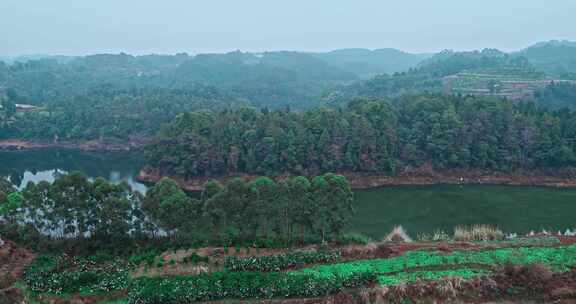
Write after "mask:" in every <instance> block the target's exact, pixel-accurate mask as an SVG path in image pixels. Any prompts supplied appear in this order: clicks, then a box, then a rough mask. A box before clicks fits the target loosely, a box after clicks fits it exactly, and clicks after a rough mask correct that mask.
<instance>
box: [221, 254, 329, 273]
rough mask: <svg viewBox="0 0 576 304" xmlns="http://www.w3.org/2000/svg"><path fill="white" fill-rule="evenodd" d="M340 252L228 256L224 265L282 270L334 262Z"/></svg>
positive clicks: (248, 269)
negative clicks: (244, 256)
mask: <svg viewBox="0 0 576 304" xmlns="http://www.w3.org/2000/svg"><path fill="white" fill-rule="evenodd" d="M339 258H340V252H292V253H286V254H279V255H273V256H260V257H248V258H239V257H234V256H229V257H226V260H225V261H224V267H225V268H226V270H228V271H261V272H271V271H281V270H285V269H294V268H300V267H303V266H305V265H310V264H320V263H322V264H327V263H334V262H336V261H338V259H339Z"/></svg>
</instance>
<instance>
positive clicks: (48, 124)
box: [0, 42, 576, 142]
mask: <svg viewBox="0 0 576 304" xmlns="http://www.w3.org/2000/svg"><path fill="white" fill-rule="evenodd" d="M542 48H544V49H546V50H548V49H550V48H560V49H562V50H564V49H565V48H573V45H572V44H570V43H564V42H562V43H560V42H558V43H547V44H540V45H537V46H534V47H532V48H529V49H528V50H526V51H525V54H524V53H522V54H517V53H515V54H507V53H504V52H500V51H498V50H493V49H486V50H483V51H474V52H453V51H444V52H441V53H438V54H436V55H434V56H431V57H430V56H428V55H425V54H424V55H416V54H408V53H404V52H401V51H397V50H392V49H381V50H374V51H369V50H362V49H347V50H337V51H333V52H328V53H304V52H265V53H243V52H239V51H237V52H231V53H227V54H203V55H196V56H190V55H188V54H185V53H182V54H176V55H145V56H132V55H128V54H116V55H111V54H101V55H92V56H84V57H62V56H50V57H47V58H40V59H34V58H35V57H32V58H28V59H26V58H21V59H18V60H13V61H12V63H11V64H6V63H2V62H0V140H2V139H24V140H34V141H67V142H78V141H87V140H98V141H104V140H108V139H110V140H115V141H126V140H127V139H128V140H131V139H144V138H150V137H151V136H152V135H153V134H155V133H157V132H158V130H159V129H160V126H161V125H162V124H164V123H168V122H170V121H171V120H173V119H174V117H175V116H176V115H177V114H180V113H184V112H190V111H200V110H212V111H220V110H222V109H234V108H239V107H246V106H252V107H256V108H267V109H272V110H277V109H284V108H290V109H292V110H297V111H303V110H306V109H311V108H315V107H318V106H321V105H328V106H344V107H345V106H346V104H347V103H349V102H351V101H353V100H355V99H390V98H399V97H401V96H404V95H407V94H422V93H444V94H446V95H451V94H455V95H488V96H496V97H499V98H502V99H514V100H517V101H520V100H524V99H529V100H532V101H536V103H537V104H538V105H539V106H543V107H549V108H553V109H560V108H564V107H568V108H575V107H576V106H575V105H576V100H574V98H573V96H575V95H576V93H575V92H576V82H574V81H573V82H570V81H563V82H557V81H556V80H557V78H555V77H560V76H558V74H559V71H560V68H558V67H559V66H560V67H562V69H561V70H562V71H571V68H570V66H571V65H570V64H571V61H570V58H571V57H570V56H571V53H570V52H564V53H565V54H566V56H564V57H562V56H555V55H554V54H555V53H554V52H553V53H548V52H544V53H545V54H544V55H542V54H540V53H542V52H540V51H539V53H538V52H537V54H540V55H538V56H536V55H534V54H535V53H534V52H536V51H537V50H540V49H542ZM564 53H563V54H564ZM524 55H526V57H525V56H524ZM550 60H552V61H550ZM533 62H534V63H533ZM543 67H549V68H550V69H549V70H547V69H545V68H543ZM402 69H408V70H407V71H402V72H396V73H393V74H380V75H378V76H375V77H373V78H370V79H368V80H365V79H363V78H364V77H367V75H371V74H375V73H382V72H392V71H400V70H402ZM562 75H564V76H566V79H570V77H571V74H569V73H568V74H566V73H564V74H562ZM17 105H19V106H17ZM29 105H33V106H35V107H30V106H29Z"/></svg>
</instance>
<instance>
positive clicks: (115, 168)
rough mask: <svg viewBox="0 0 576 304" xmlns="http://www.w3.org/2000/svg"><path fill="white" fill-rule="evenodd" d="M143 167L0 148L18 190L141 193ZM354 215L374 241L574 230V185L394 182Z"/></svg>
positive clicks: (367, 194) (106, 157)
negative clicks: (112, 188)
mask: <svg viewBox="0 0 576 304" xmlns="http://www.w3.org/2000/svg"><path fill="white" fill-rule="evenodd" d="M141 166H142V160H141V157H140V156H139V155H138V154H135V153H88V152H80V151H72V150H37V151H14V152H12V151H4V152H0V176H3V177H6V178H8V179H9V180H10V181H11V182H12V183H13V184H14V185H16V186H17V187H19V188H21V187H24V186H25V185H26V184H27V183H28V182H29V181H32V182H38V181H41V180H46V181H53V180H54V178H55V177H57V176H58V174H62V173H66V172H71V171H82V172H84V173H86V174H87V175H88V176H89V177H91V178H96V177H99V176H101V177H104V178H106V179H108V180H111V181H113V182H119V181H126V182H128V183H129V184H130V185H131V186H132V188H133V189H135V190H138V191H140V192H145V191H146V186H145V185H144V184H142V183H139V182H138V181H136V176H137V174H138V171H139V169H140V168H141ZM354 195H355V206H356V211H357V212H356V215H355V216H354V219H353V223H352V230H354V231H357V232H361V233H365V234H368V235H370V236H372V237H373V238H375V239H379V238H381V237H383V236H384V235H385V234H386V233H387V232H388V231H390V230H391V229H392V227H393V226H395V225H402V226H403V227H405V228H406V229H407V230H408V233H409V234H411V235H413V236H416V234H417V233H422V232H432V231H433V230H435V229H443V230H445V231H446V232H449V233H451V232H452V230H453V229H454V227H455V226H457V225H472V224H492V225H496V226H498V227H500V228H501V229H503V230H504V231H506V232H517V233H527V232H529V231H530V230H538V231H540V230H542V229H546V230H548V231H554V232H557V231H558V230H562V231H564V230H565V229H574V228H576V189H558V188H546V187H509V186H477V185H467V186H451V185H440V186H398V187H383V188H377V189H370V190H356V191H354Z"/></svg>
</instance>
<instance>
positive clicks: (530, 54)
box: [518, 41, 576, 79]
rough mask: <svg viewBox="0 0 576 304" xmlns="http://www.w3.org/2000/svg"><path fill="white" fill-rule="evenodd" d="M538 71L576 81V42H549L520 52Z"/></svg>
mask: <svg viewBox="0 0 576 304" xmlns="http://www.w3.org/2000/svg"><path fill="white" fill-rule="evenodd" d="M518 55H520V56H524V57H526V58H527V59H528V60H529V61H530V63H532V64H533V65H534V67H536V68H537V69H538V70H541V71H543V72H546V73H549V74H552V75H556V76H558V77H562V78H570V79H576V42H570V41H549V42H542V43H538V44H535V45H533V46H531V47H529V48H526V49H524V50H522V51H520V52H519V54H518Z"/></svg>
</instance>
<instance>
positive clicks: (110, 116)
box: [0, 85, 249, 141]
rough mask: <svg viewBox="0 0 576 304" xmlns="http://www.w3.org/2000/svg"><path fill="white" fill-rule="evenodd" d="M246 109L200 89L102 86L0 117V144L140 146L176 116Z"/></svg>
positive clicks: (11, 98) (10, 99)
mask: <svg viewBox="0 0 576 304" xmlns="http://www.w3.org/2000/svg"><path fill="white" fill-rule="evenodd" d="M8 92H11V91H8ZM12 92H13V91H12ZM19 98H22V97H21V96H19V95H17V93H15V92H13V94H12V95H9V94H2V92H0V99H1V101H2V103H3V104H7V105H14V104H15V103H16V101H17V99H19ZM248 104H249V103H248V102H247V101H245V100H239V99H236V98H234V97H232V96H230V95H228V94H226V93H224V92H222V91H220V90H218V89H216V88H214V87H208V86H202V85H198V86H190V87H188V88H187V89H126V90H119V89H115V88H114V87H111V86H102V87H98V88H94V89H91V90H90V91H88V92H87V93H86V94H83V95H71V96H66V97H62V98H61V99H58V100H57V101H54V102H52V103H50V104H49V105H47V106H46V107H44V108H40V109H38V110H36V111H31V112H23V113H16V112H15V110H14V111H11V112H10V113H6V114H3V113H5V112H6V111H0V119H1V120H0V139H4V138H20V139H37V140H38V139H40V140H45V141H58V140H60V141H79V140H93V139H112V140H114V139H122V140H126V139H133V140H138V139H142V138H147V137H149V136H151V134H154V133H155V132H156V131H157V130H158V129H159V128H160V125H162V124H163V123H167V122H169V121H170V120H172V119H173V118H174V117H175V116H176V114H178V113H182V112H186V111H192V110H200V109H219V108H226V107H233V106H241V105H248ZM4 108H5V107H3V109H4ZM6 109H9V107H6ZM9 114H10V115H9Z"/></svg>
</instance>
